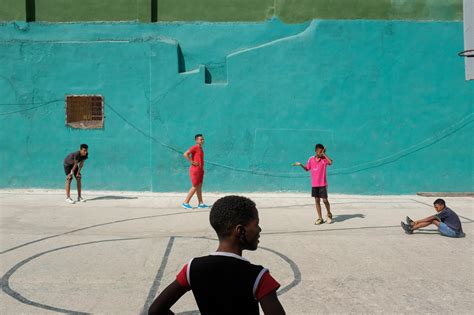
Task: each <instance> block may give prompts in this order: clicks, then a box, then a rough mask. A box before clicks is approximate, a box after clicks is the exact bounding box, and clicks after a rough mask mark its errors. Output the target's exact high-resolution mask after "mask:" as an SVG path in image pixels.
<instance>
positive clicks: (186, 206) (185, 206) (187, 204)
mask: <svg viewBox="0 0 474 315" xmlns="http://www.w3.org/2000/svg"><path fill="white" fill-rule="evenodd" d="M181 207H183V208H184V209H192V208H193V207H191V205H190V204H189V203H184V202H183V203H182V204H181Z"/></svg>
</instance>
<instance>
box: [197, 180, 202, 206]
mask: <svg viewBox="0 0 474 315" xmlns="http://www.w3.org/2000/svg"><path fill="white" fill-rule="evenodd" d="M196 195H197V197H198V202H199V204H200V205H201V204H203V203H204V202H203V201H202V183H201V184H199V185H197V187H196Z"/></svg>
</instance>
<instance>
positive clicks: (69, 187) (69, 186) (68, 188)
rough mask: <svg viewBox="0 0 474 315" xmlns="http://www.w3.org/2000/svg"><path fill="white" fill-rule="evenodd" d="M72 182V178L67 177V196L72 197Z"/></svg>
mask: <svg viewBox="0 0 474 315" xmlns="http://www.w3.org/2000/svg"><path fill="white" fill-rule="evenodd" d="M71 182H72V178H67V177H66V198H71Z"/></svg>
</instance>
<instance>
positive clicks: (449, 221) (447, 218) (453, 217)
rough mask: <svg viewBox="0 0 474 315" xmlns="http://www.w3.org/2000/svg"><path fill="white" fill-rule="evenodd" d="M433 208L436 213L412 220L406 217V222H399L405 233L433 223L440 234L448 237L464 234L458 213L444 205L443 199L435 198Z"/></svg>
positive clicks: (410, 232)
mask: <svg viewBox="0 0 474 315" xmlns="http://www.w3.org/2000/svg"><path fill="white" fill-rule="evenodd" d="M434 208H435V210H436V212H437V214H435V215H432V216H429V217H427V218H424V219H421V220H417V221H413V220H412V219H410V218H409V217H407V219H406V221H407V223H404V222H401V225H402V228H403V230H405V232H406V233H407V234H413V231H414V230H418V229H420V228H423V227H426V226H428V225H431V224H434V225H436V226H437V227H438V231H439V233H440V234H441V235H444V236H449V237H463V236H464V232H463V230H462V226H461V220H459V217H458V215H457V214H456V213H455V212H454V211H453V210H451V209H449V208H448V207H446V202H445V201H444V200H443V199H436V200H435V202H434Z"/></svg>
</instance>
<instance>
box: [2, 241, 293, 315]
mask: <svg viewBox="0 0 474 315" xmlns="http://www.w3.org/2000/svg"><path fill="white" fill-rule="evenodd" d="M175 238H191V239H205V240H212V241H217V239H214V238H209V237H205V236H202V237H192V236H191V237H186V236H177V237H175V236H171V237H170V239H169V241H168V245H167V247H166V250H165V253H164V255H163V258H162V260H161V264H160V267H159V268H158V272H157V274H156V276H155V278H154V280H153V283H152V286H151V288H150V290H149V293H148V296H147V298H146V301H145V305H144V306H143V309H142V312H141V314H146V313H147V310H148V308H149V306H150V305H151V303H152V302H153V300H154V298H155V296H156V293H157V292H158V289H159V286H160V284H161V280H162V277H163V274H164V270H165V268H166V265H167V263H168V257H169V255H170V253H171V249H172V246H173V243H174V239H175ZM142 239H145V238H143V237H134V238H119V239H108V240H100V241H91V242H85V243H78V244H73V245H67V246H62V247H58V248H54V249H50V250H47V251H44V252H40V253H38V254H35V255H33V256H30V257H28V258H26V259H23V260H22V261H20V262H18V263H17V264H15V265H14V266H13V267H12V268H10V270H8V271H7V272H6V273H5V274H4V275H3V276H2V278H1V279H0V286H1V289H2V291H3V292H5V293H6V294H7V295H9V296H11V297H12V298H14V299H15V300H17V301H19V302H21V303H23V304H26V305H29V306H33V307H37V308H41V309H46V310H49V311H55V312H58V313H66V314H80V315H87V314H89V313H86V312H80V311H73V310H69V309H64V308H59V307H55V306H51V305H47V304H43V303H39V302H35V301H33V300H30V299H27V298H26V297H24V296H23V295H21V294H20V293H19V292H17V291H15V290H13V289H12V288H11V287H10V278H11V276H12V275H13V274H14V273H15V272H16V271H18V270H19V269H20V268H21V267H23V266H24V265H26V264H27V263H29V262H31V261H32V260H34V259H36V258H38V257H41V256H43V255H46V254H49V253H52V252H57V251H60V250H64V249H69V248H74V247H79V246H84V245H91V244H98V243H106V242H119V241H130V240H142ZM259 248H260V249H261V250H264V251H268V252H271V253H273V254H275V255H277V256H278V257H280V258H281V259H282V260H283V261H284V262H286V263H287V264H288V265H289V266H290V268H291V270H292V271H293V280H292V281H291V283H289V284H288V285H286V286H285V287H283V288H282V289H280V290H279V291H278V295H282V294H284V293H286V292H288V291H289V290H291V289H292V288H293V287H295V286H297V285H298V284H299V283H300V282H301V272H300V270H299V268H298V266H297V264H296V263H295V262H294V261H292V260H291V259H290V258H289V257H287V256H286V255H284V254H282V253H280V252H278V251H276V250H273V249H270V248H267V247H259ZM196 312H197V311H191V312H185V314H195V313H196Z"/></svg>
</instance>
